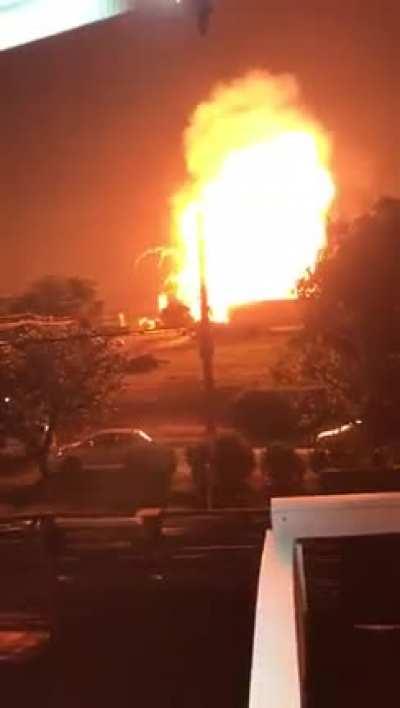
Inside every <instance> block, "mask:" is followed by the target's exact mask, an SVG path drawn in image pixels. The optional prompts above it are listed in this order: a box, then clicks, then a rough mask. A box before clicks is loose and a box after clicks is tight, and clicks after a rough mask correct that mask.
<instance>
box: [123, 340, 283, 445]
mask: <svg viewBox="0 0 400 708" xmlns="http://www.w3.org/2000/svg"><path fill="white" fill-rule="evenodd" d="M286 341H287V335H285V334H282V333H267V332H264V333H258V334H254V333H253V334H252V336H249V335H248V334H247V335H246V334H245V333H237V332H234V331H230V330H228V329H226V330H223V329H219V330H217V331H216V333H215V355H214V365H215V380H216V386H217V411H218V417H219V419H220V420H221V421H223V420H224V419H225V418H226V410H227V408H228V406H229V401H230V400H231V399H232V398H233V397H234V396H235V395H237V394H238V393H239V392H240V391H242V390H246V389H253V388H271V387H273V386H274V383H273V380H272V376H271V366H272V365H273V364H274V363H275V362H276V361H277V359H278V358H279V357H280V356H282V354H283V350H284V346H285V344H286ZM130 346H131V347H132V353H133V354H134V355H137V354H145V353H146V354H147V353H151V354H153V355H154V356H156V357H157V358H158V359H159V360H161V361H162V362H163V363H162V364H161V365H160V366H159V368H158V369H156V370H154V371H152V372H149V373H146V374H134V375H130V376H128V377H127V380H126V389H125V391H124V393H123V395H122V396H121V399H120V402H119V405H118V410H117V412H116V418H117V419H118V420H119V421H120V422H121V423H123V422H124V423H125V422H127V421H128V420H130V421H132V420H135V421H136V420H137V421H149V423H150V425H152V426H155V427H157V426H161V427H165V428H166V429H168V428H171V430H172V431H173V429H174V426H175V427H177V426H178V427H179V425H181V424H182V422H183V421H184V422H185V424H186V425H187V426H188V427H189V428H190V426H192V427H194V429H195V428H196V425H198V423H199V422H200V421H201V419H202V410H203V386H202V374H201V363H200V358H199V353H198V347H197V343H196V341H195V340H194V339H193V338H191V337H188V336H185V337H182V336H176V335H174V334H170V335H165V336H164V338H162V337H158V338H157V337H154V336H152V335H149V336H148V337H143V338H141V339H140V341H139V342H134V343H133V344H131V345H130ZM143 424H144V423H143ZM171 434H172V436H173V432H172V433H171Z"/></svg>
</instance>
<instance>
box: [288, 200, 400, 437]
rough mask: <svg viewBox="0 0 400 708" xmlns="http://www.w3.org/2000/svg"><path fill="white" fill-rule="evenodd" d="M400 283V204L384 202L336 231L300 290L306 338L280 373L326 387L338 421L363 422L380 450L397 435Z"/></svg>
mask: <svg viewBox="0 0 400 708" xmlns="http://www.w3.org/2000/svg"><path fill="white" fill-rule="evenodd" d="M399 283H400V200H397V199H389V198H385V199H381V200H380V201H379V202H378V203H377V204H376V205H375V206H374V208H373V209H372V210H371V211H369V212H368V213H366V214H364V215H363V216H361V217H360V218H358V219H356V220H355V221H354V222H352V223H350V224H343V223H342V224H336V225H332V226H331V229H330V235H329V242H328V247H327V249H326V250H325V252H324V253H323V255H322V257H321V259H320V261H319V263H318V264H317V267H316V269H315V271H314V272H312V273H309V274H308V275H306V277H305V278H304V279H303V280H302V281H301V282H300V283H299V295H300V297H302V298H304V299H306V300H307V307H306V318H305V329H304V332H302V333H301V334H300V335H299V336H298V337H297V339H296V340H295V341H293V342H292V343H291V345H290V351H289V352H288V353H287V356H286V361H284V362H282V363H281V364H280V366H279V367H278V370H277V371H276V372H275V373H276V375H277V376H278V377H279V378H280V380H281V381H283V380H285V381H288V380H290V381H293V380H297V381H299V380H302V381H307V382H320V383H322V384H323V385H324V386H325V388H326V389H327V391H328V392H329V399H330V403H331V412H332V415H333V416H336V417H338V418H339V417H343V416H344V415H345V416H347V417H348V416H350V417H360V418H362V419H363V420H364V421H365V423H366V424H367V426H368V430H369V435H370V436H371V439H373V440H374V442H379V441H381V440H382V439H387V438H388V437H393V436H394V435H396V434H397V431H398V411H399V410H400V288H399Z"/></svg>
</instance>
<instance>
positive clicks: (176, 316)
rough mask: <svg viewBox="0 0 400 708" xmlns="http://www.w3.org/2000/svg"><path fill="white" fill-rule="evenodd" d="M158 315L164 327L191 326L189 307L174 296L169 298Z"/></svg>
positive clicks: (191, 318)
mask: <svg viewBox="0 0 400 708" xmlns="http://www.w3.org/2000/svg"><path fill="white" fill-rule="evenodd" d="M160 317H161V321H162V323H163V325H164V327H171V328H172V329H180V328H182V327H191V326H193V317H192V315H191V314H190V310H189V308H188V307H187V305H185V304H184V303H183V302H181V301H180V300H178V299H177V298H174V297H170V298H169V301H168V305H167V306H166V307H164V309H163V310H161V312H160Z"/></svg>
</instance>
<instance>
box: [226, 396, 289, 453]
mask: <svg viewBox="0 0 400 708" xmlns="http://www.w3.org/2000/svg"><path fill="white" fill-rule="evenodd" d="M232 416H233V424H234V426H235V428H236V429H237V430H239V431H240V432H241V433H243V434H244V435H246V436H248V437H249V438H251V439H252V440H254V441H255V442H258V443H260V442H265V441H267V442H271V441H274V440H287V439H288V438H291V437H293V435H294V434H295V433H296V432H297V416H296V412H295V410H294V407H293V406H292V405H291V402H290V400H289V398H288V396H287V395H285V394H284V393H283V392H281V391H262V390H254V391H245V392H244V393H242V394H241V395H240V396H238V398H237V399H236V400H235V401H234V403H233V406H232Z"/></svg>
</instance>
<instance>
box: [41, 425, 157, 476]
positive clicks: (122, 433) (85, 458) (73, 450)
mask: <svg viewBox="0 0 400 708" xmlns="http://www.w3.org/2000/svg"><path fill="white" fill-rule="evenodd" d="M155 446H156V443H154V442H153V440H152V438H151V437H150V436H149V435H147V433H145V432H143V430H137V429H135V428H108V429H105V430H99V431H97V432H96V433H94V434H92V435H90V436H89V437H87V438H84V439H82V440H77V441H74V442H72V443H69V444H68V445H63V446H62V447H59V448H58V450H57V452H56V455H55V459H54V463H55V466H56V468H58V469H60V468H62V469H63V470H67V471H71V472H75V471H78V470H118V469H123V468H124V467H126V465H127V462H128V460H129V459H130V457H131V456H132V455H133V454H134V453H138V452H142V451H143V452H145V453H146V452H148V453H151V452H152V451H153V450H154V447H155Z"/></svg>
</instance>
